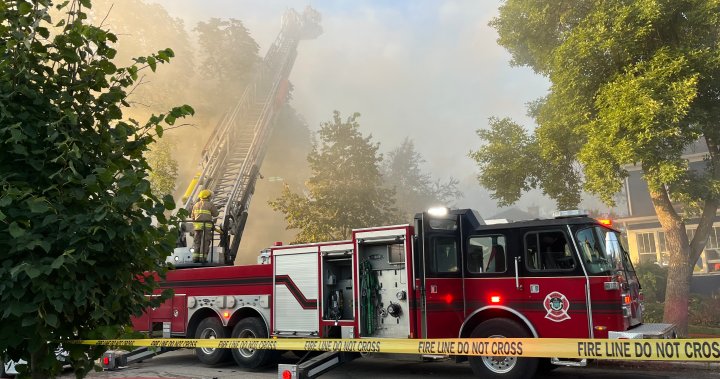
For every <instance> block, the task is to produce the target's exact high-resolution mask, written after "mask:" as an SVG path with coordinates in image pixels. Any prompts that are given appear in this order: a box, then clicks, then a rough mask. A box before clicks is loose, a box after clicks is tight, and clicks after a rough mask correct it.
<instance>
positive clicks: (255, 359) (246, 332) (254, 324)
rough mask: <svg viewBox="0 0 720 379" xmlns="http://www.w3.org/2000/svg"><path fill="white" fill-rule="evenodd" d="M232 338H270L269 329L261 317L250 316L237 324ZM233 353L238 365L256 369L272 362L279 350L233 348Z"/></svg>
mask: <svg viewBox="0 0 720 379" xmlns="http://www.w3.org/2000/svg"><path fill="white" fill-rule="evenodd" d="M232 338H268V331H267V328H265V323H264V322H263V321H262V320H261V319H259V318H257V317H248V318H245V319H242V320H240V322H238V323H237V325H235V328H233V331H232ZM232 355H233V359H235V362H236V363H237V364H238V366H240V367H245V368H249V369H256V368H260V367H263V366H266V365H268V364H270V362H271V361H272V360H273V358H275V357H276V356H277V352H276V351H275V350H258V349H232Z"/></svg>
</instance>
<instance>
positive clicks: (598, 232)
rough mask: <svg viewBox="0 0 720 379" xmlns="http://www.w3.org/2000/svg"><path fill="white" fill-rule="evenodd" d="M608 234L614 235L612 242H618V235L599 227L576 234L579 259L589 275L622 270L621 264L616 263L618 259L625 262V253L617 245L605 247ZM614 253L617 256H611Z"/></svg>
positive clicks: (582, 230)
mask: <svg viewBox="0 0 720 379" xmlns="http://www.w3.org/2000/svg"><path fill="white" fill-rule="evenodd" d="M608 233H613V234H615V237H616V238H614V239H612V240H614V241H619V240H620V233H618V232H616V231H614V230H612V229H607V228H604V227H601V226H593V227H590V228H585V229H581V230H579V231H578V232H577V233H576V238H577V243H578V251H579V252H580V258H581V259H582V260H583V262H584V264H585V268H586V269H587V271H588V274H590V275H593V274H601V273H611V274H612V273H613V270H614V269H616V268H619V269H622V266H623V263H620V264H619V265H618V264H617V263H616V262H618V258H619V260H620V261H621V262H623V261H625V259H624V258H625V254H626V253H625V252H624V250H623V248H622V247H621V246H620V244H619V243H616V244H613V246H606V241H607V240H608V239H606V237H607V234H608ZM617 250H619V251H617ZM614 252H616V253H617V254H613V253H614ZM618 266H620V267H618Z"/></svg>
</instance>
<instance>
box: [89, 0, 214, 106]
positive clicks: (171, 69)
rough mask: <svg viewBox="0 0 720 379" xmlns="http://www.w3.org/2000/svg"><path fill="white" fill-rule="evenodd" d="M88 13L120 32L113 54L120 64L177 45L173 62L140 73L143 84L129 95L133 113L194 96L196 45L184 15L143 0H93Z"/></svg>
mask: <svg viewBox="0 0 720 379" xmlns="http://www.w3.org/2000/svg"><path fill="white" fill-rule="evenodd" d="M88 13H89V17H90V20H92V22H93V23H95V24H100V23H101V22H102V25H101V26H102V27H103V28H107V29H109V30H110V31H112V32H113V33H115V35H117V36H120V38H121V39H120V40H119V41H118V43H117V44H116V45H115V46H113V47H114V48H115V49H116V50H117V53H116V55H115V56H114V57H113V58H112V61H113V63H114V64H116V65H119V66H124V65H127V64H130V63H132V62H133V58H134V57H136V56H138V55H141V54H145V53H146V52H148V51H157V50H160V49H163V48H165V47H166V46H172V47H173V52H174V53H175V57H173V64H172V65H169V66H168V67H166V68H163V70H161V71H159V72H157V73H154V74H153V75H152V76H151V77H150V76H146V75H140V80H138V83H139V85H138V86H137V87H136V88H134V89H133V91H132V95H131V96H130V97H129V102H130V103H131V104H132V105H133V107H132V108H130V109H128V110H127V111H128V112H129V114H131V115H132V117H144V115H146V114H151V113H154V112H162V111H164V110H166V109H168V108H171V107H172V106H173V104H177V100H176V99H178V98H185V99H187V98H189V97H191V96H193V94H194V93H195V91H194V88H195V86H196V83H195V82H196V81H197V79H198V78H197V75H196V73H195V72H196V58H195V51H194V50H195V49H194V48H193V45H192V44H191V43H190V36H189V35H188V33H187V31H186V30H185V24H184V23H183V21H182V20H181V19H179V18H173V17H172V16H170V14H169V13H168V12H167V10H165V8H163V7H162V6H161V5H160V4H152V3H149V2H147V1H143V0H123V1H116V0H93V7H92V10H91V11H89V12H88ZM179 78H182V79H179ZM199 97H200V98H201V96H199Z"/></svg>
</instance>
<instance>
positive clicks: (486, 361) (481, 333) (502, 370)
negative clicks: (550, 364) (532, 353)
mask: <svg viewBox="0 0 720 379" xmlns="http://www.w3.org/2000/svg"><path fill="white" fill-rule="evenodd" d="M470 336H471V337H472V338H504V337H506V338H531V337H532V336H531V335H530V333H528V331H527V330H526V329H525V328H523V327H522V326H521V325H519V324H518V323H517V322H515V321H512V320H508V319H503V318H495V319H490V320H487V321H484V322H482V323H481V324H480V325H478V326H477V327H475V329H474V330H473V332H472V334H471V335H470ZM469 360H470V367H472V370H473V373H475V375H476V376H479V377H481V378H502V379H529V378H532V377H533V376H534V375H535V371H536V370H537V367H538V359H537V358H518V357H501V356H497V357H485V356H483V357H469Z"/></svg>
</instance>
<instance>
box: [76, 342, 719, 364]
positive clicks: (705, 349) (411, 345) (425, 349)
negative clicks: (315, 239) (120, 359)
mask: <svg viewBox="0 0 720 379" xmlns="http://www.w3.org/2000/svg"><path fill="white" fill-rule="evenodd" d="M66 343H67V342H66ZM70 343H74V344H83V345H96V346H97V345H102V346H108V347H110V348H119V347H128V348H129V347H171V348H221V349H222V348H227V349H265V350H309V351H344V352H360V353H402V354H441V355H471V356H516V357H545V358H552V357H556V358H575V359H583V358H587V359H622V360H662V361H703V362H720V338H703V339H570V338H452V339H390V338H388V339H373V338H362V339H302V338H283V339H277V338H217V339H180V338H177V339H176V338H172V339H132V340H130V339H129V340H124V339H116V340H83V341H70Z"/></svg>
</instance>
